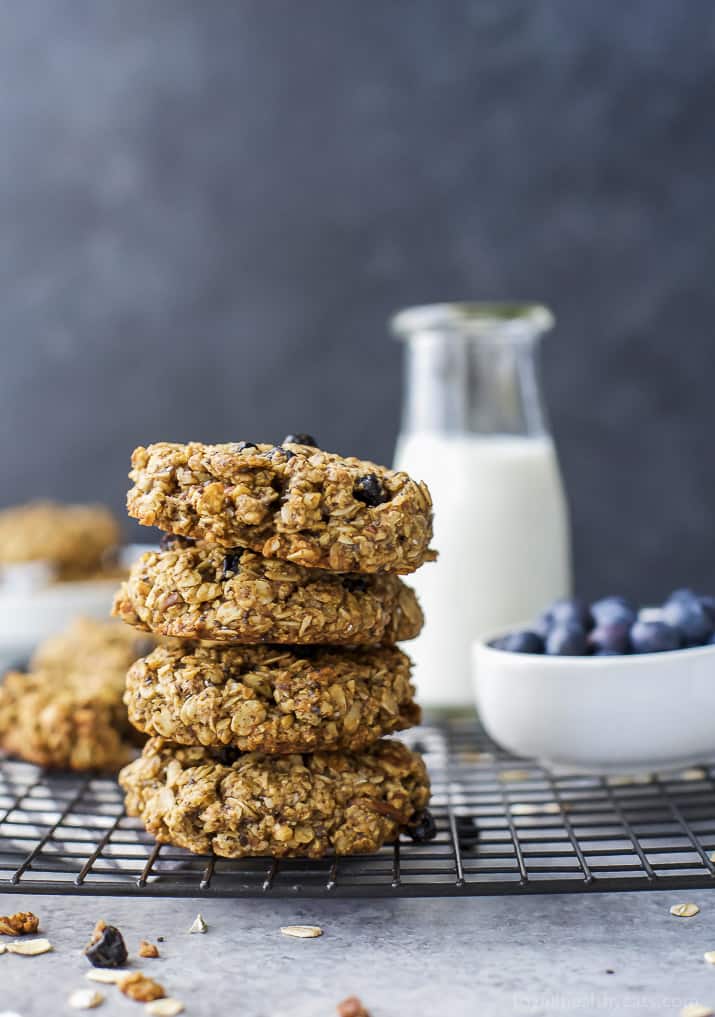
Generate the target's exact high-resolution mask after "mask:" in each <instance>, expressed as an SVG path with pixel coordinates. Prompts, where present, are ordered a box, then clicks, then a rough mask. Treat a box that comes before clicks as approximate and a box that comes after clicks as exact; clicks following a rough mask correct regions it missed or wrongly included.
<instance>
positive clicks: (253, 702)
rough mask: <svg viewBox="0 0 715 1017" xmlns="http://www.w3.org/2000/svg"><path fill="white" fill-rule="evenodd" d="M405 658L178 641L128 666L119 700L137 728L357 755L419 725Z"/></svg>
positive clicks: (271, 749)
mask: <svg viewBox="0 0 715 1017" xmlns="http://www.w3.org/2000/svg"><path fill="white" fill-rule="evenodd" d="M413 694H414V689H413V687H412V685H411V684H410V659H409V657H407V656H406V655H405V654H404V653H402V652H401V651H400V650H397V649H395V648H388V647H381V648H380V647H379V648H370V649H366V650H350V649H343V650H331V649H329V648H327V647H322V646H321V647H304V648H300V647H290V648H287V647H283V646H225V647H221V646H211V645H204V644H198V643H196V644H191V643H183V644H182V643H179V642H176V643H175V644H174V645H172V646H160V647H157V649H155V650H154V651H153V652H152V653H150V654H149V656H147V657H144V658H142V659H140V660H138V661H136V663H134V664H133V665H132V667H131V668H130V669H129V673H128V675H127V692H126V695H125V699H124V701H125V703H126V705H127V708H128V710H129V719H130V721H131V722H132V724H133V725H134V726H135V727H136V728H138V729H139V730H140V731H144V732H145V733H146V734H149V735H159V736H162V737H164V738H166V739H168V740H169V741H172V742H176V743H179V744H181V745H209V746H211V745H215V746H221V745H232V746H234V747H236V748H238V749H241V750H242V751H247V752H251V751H255V750H259V751H261V752H268V753H295V752H313V751H315V750H316V749H323V750H327V749H362V748H365V747H366V746H367V745H369V744H371V743H372V742H374V741H376V740H377V739H378V738H380V737H381V736H382V735H386V734H390V733H391V732H393V731H398V730H402V729H403V728H407V727H411V726H412V725H414V724H418V723H419V721H420V710H419V707H418V706H417V705H416V703H415V702H414V700H413Z"/></svg>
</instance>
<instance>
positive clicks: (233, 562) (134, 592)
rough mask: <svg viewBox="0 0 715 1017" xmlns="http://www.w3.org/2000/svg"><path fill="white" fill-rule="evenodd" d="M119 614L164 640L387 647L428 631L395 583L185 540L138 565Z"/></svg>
mask: <svg viewBox="0 0 715 1017" xmlns="http://www.w3.org/2000/svg"><path fill="white" fill-rule="evenodd" d="M114 614H115V615H116V616H118V617H120V618H122V619H123V620H124V621H125V622H127V623H128V624H130V625H133V626H135V627H136V628H140V629H144V630H145V631H149V632H154V633H157V634H160V635H163V636H176V637H178V638H181V639H201V640H210V641H217V642H230V643H293V644H297V645H301V644H305V643H332V644H336V645H364V644H368V645H377V644H380V643H384V644H391V643H395V642H398V641H401V640H405V639H413V638H414V637H415V636H416V635H417V634H418V633H419V631H420V629H421V628H422V611H421V610H420V607H419V604H418V602H417V598H416V597H415V594H414V592H413V591H412V590H411V589H410V588H409V587H407V586H405V584H404V583H403V582H402V581H401V580H400V579H399V578H398V577H397V576H393V575H385V574H377V575H357V574H347V575H343V574H337V573H331V572H324V571H322V570H320V569H307V568H303V567H302V566H300V565H296V564H294V563H292V562H287V561H281V560H279V559H268V558H263V557H262V556H261V555H259V554H256V553H255V552H254V551H241V550H240V549H237V548H234V549H232V550H230V551H228V550H226V549H223V548H219V547H216V546H214V545H208V544H207V545H199V544H197V545H194V544H192V543H190V544H189V545H188V546H186V544H185V541H183V540H182V539H181V538H179V539H178V540H174V541H173V544H172V546H168V547H166V549H165V550H163V551H150V552H147V553H145V554H144V555H142V557H141V558H140V559H139V560H138V561H137V562H136V563H135V564H134V565H133V566H132V568H131V570H130V573H129V579H128V580H127V581H126V582H125V583H124V584H123V585H122V586H121V588H120V590H119V592H118V594H117V597H116V599H115V603H114Z"/></svg>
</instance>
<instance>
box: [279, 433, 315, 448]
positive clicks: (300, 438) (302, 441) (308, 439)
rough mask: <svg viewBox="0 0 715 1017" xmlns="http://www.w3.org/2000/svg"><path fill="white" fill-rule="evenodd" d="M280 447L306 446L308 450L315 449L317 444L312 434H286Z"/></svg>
mask: <svg viewBox="0 0 715 1017" xmlns="http://www.w3.org/2000/svg"><path fill="white" fill-rule="evenodd" d="M281 444H282V445H307V446H308V448H317V447H318V443H317V441H316V440H315V438H314V437H313V435H312V434H287V435H286V436H285V438H284V439H283V441H282V442H281Z"/></svg>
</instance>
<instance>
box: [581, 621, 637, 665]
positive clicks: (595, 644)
mask: <svg viewBox="0 0 715 1017" xmlns="http://www.w3.org/2000/svg"><path fill="white" fill-rule="evenodd" d="M629 629H630V625H629V624H623V623H621V622H609V623H606V622H601V623H600V624H598V625H596V627H595V629H592V630H591V632H589V634H588V645H589V649H590V650H591V652H592V653H593V654H594V656H596V657H606V656H609V657H610V656H615V655H616V654H621V653H628V652H629V650H630V641H629V639H628V632H629Z"/></svg>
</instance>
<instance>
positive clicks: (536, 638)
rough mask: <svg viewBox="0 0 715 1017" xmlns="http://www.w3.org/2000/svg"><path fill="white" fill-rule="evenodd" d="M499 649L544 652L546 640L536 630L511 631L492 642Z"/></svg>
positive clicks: (513, 651)
mask: <svg viewBox="0 0 715 1017" xmlns="http://www.w3.org/2000/svg"><path fill="white" fill-rule="evenodd" d="M492 645H493V646H495V647H496V648H497V649H498V650H507V651H508V652H509V653H543V652H544V640H543V639H542V638H541V636H540V635H538V634H537V633H536V632H530V631H529V630H525V631H524V632H510V633H509V635H508V636H502V637H501V639H497V640H496V642H494V643H493V644H492Z"/></svg>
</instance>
